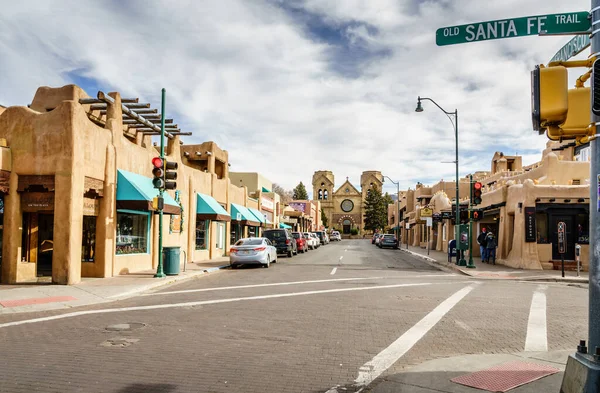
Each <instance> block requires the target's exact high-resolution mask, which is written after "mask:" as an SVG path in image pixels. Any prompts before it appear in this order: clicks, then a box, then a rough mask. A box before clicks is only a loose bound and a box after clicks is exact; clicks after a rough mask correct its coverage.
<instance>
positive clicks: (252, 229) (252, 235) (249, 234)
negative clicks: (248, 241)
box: [248, 227, 257, 237]
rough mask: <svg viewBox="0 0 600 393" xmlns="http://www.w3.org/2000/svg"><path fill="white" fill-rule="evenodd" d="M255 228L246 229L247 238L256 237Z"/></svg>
mask: <svg viewBox="0 0 600 393" xmlns="http://www.w3.org/2000/svg"><path fill="white" fill-rule="evenodd" d="M256 232H257V231H256V227H248V237H256Z"/></svg>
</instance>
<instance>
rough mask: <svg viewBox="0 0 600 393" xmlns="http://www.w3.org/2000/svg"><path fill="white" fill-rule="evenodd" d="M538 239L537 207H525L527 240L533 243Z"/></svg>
mask: <svg viewBox="0 0 600 393" xmlns="http://www.w3.org/2000/svg"><path fill="white" fill-rule="evenodd" d="M536 241H537V233H536V230H535V207H526V208H525V242H527V243H532V242H536Z"/></svg>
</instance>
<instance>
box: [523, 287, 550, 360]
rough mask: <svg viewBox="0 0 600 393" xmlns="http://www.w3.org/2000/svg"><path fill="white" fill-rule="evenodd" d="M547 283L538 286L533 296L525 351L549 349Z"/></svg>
mask: <svg viewBox="0 0 600 393" xmlns="http://www.w3.org/2000/svg"><path fill="white" fill-rule="evenodd" d="M547 288H548V286H547V285H540V286H538V288H537V290H536V291H535V292H534V293H533V297H532V298H531V308H530V310H529V321H528V323H527V337H526V338H525V351H527V352H528V351H536V352H543V351H547V350H548V332H547V327H546V323H547V322H546V289H547Z"/></svg>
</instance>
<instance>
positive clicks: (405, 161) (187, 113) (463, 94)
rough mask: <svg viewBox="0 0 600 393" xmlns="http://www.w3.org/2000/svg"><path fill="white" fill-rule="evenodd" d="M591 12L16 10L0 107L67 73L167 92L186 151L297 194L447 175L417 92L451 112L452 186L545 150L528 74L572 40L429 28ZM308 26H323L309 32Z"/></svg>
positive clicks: (131, 90) (318, 6)
mask: <svg viewBox="0 0 600 393" xmlns="http://www.w3.org/2000/svg"><path fill="white" fill-rule="evenodd" d="M588 8H589V2H587V1H583V0H576V1H573V2H569V3H568V4H566V3H565V2H563V1H560V0H549V1H542V0H536V1H529V2H522V1H518V0H510V1H502V2H481V1H475V0H459V1H452V2H450V1H433V0H432V1H396V0H381V1H375V0H347V1H322V0H306V1H302V0H296V1H290V2H287V1H275V0H272V1H264V2H260V1H253V2H248V1H244V0H226V1H224V0H213V1H202V2H184V1H172V2H169V6H168V7H166V6H165V3H161V2H158V1H144V2H142V1H139V0H138V1H130V2H125V3H121V2H78V1H58V0H55V1H45V2H42V3H40V4H39V6H37V7H35V8H33V7H30V6H28V5H27V4H26V3H17V2H12V3H10V5H8V6H6V5H5V6H4V8H3V12H2V13H1V14H0V53H2V56H1V57H0V86H1V89H0V103H2V104H4V105H12V104H18V105H23V104H27V103H29V102H30V100H31V98H32V95H33V93H34V92H35V89H36V88H37V87H38V86H40V85H52V86H59V85H62V84H66V83H71V82H72V78H73V75H78V76H79V77H87V78H92V79H95V80H96V81H97V84H98V85H99V86H103V88H106V89H107V90H108V89H111V90H118V91H121V92H122V93H123V94H124V95H127V96H140V97H141V98H142V99H145V100H150V101H152V102H154V103H155V104H157V103H158V100H159V97H160V89H161V88H162V87H165V88H166V89H167V96H168V101H167V103H168V110H169V112H170V113H172V114H174V115H175V117H176V118H177V123H178V124H185V125H186V127H185V130H187V131H193V132H194V134H195V136H193V137H188V138H185V142H186V143H195V142H202V141H205V140H215V141H216V142H217V143H219V145H220V146H221V147H222V148H224V149H226V150H228V151H229V153H230V160H231V163H232V168H231V169H232V170H236V171H258V172H261V173H262V174H263V175H265V176H266V177H268V178H269V179H270V180H272V181H274V182H277V183H279V184H282V185H283V186H285V187H287V188H292V187H293V186H295V185H296V184H297V183H298V182H299V181H303V182H304V183H305V184H308V185H310V183H311V177H312V174H313V172H314V171H315V170H320V169H330V170H333V171H334V173H335V175H336V178H337V182H336V183H337V185H338V186H339V185H340V184H341V183H342V182H343V180H344V179H345V177H346V176H349V177H350V180H351V181H352V182H353V183H355V184H358V183H359V182H360V174H361V172H362V171H364V170H373V169H378V170H381V171H383V172H384V173H385V174H386V175H388V176H390V177H391V178H392V179H394V180H400V181H401V187H402V188H407V187H409V186H413V187H414V183H415V182H416V181H418V180H421V181H423V180H425V179H431V180H432V181H435V180H438V179H441V178H444V179H452V178H453V176H454V165H452V164H443V163H441V161H451V160H453V159H454V147H455V142H454V135H453V129H452V126H451V124H450V122H449V121H448V119H446V117H445V115H444V114H443V113H441V112H440V111H439V110H438V109H437V108H435V107H434V105H433V104H432V103H429V102H424V107H425V111H424V112H423V113H421V114H417V113H415V112H414V108H415V105H416V97H417V96H418V95H421V96H428V97H432V98H434V99H435V100H436V101H437V102H438V103H439V104H440V105H442V106H443V107H444V108H445V109H446V110H448V111H453V110H454V109H455V108H458V111H459V130H460V147H461V156H460V161H461V174H463V175H464V174H466V173H468V172H474V171H476V170H486V169H487V168H489V161H490V159H491V156H492V153H493V152H494V151H496V150H506V149H510V150H511V151H506V154H514V153H515V152H518V151H521V153H520V154H524V155H525V156H527V157H528V159H529V157H535V156H536V154H537V153H535V152H536V151H541V149H542V148H543V147H544V145H545V142H546V140H545V138H543V137H540V136H538V135H537V133H535V132H533V131H532V129H531V124H530V91H529V89H530V86H529V83H530V82H529V71H530V70H531V69H532V68H533V66H534V65H535V64H538V63H542V62H547V61H548V59H549V58H550V57H552V55H553V54H554V53H555V52H556V51H558V49H559V48H560V47H561V46H562V45H563V44H564V43H565V42H566V41H567V40H568V38H569V37H526V38H515V39H507V40H496V41H489V42H482V43H474V44H468V45H455V46H448V47H437V46H436V45H435V30H436V29H437V28H439V27H442V26H448V25H456V24H462V23H468V22H476V21H481V20H490V19H501V18H507V17H518V16H526V15H537V14H546V13H557V12H563V11H578V10H585V9H588ZM298 16H301V17H298ZM312 19H318V21H319V23H320V25H319V26H320V27H322V28H328V29H329V30H319V29H314V28H312V29H311V26H310V21H311V20H312ZM336 29H337V30H336ZM332 31H333V32H334V35H335V33H337V34H338V35H339V37H333V38H332V37H328V36H327V34H332V33H331V32H332ZM320 34H322V36H320ZM336 39H337V41H336ZM348 70H352V71H353V72H352V73H349V72H347V71H348ZM88 93H90V94H95V92H94V91H88ZM173 112H175V113H173ZM537 156H539V155H537ZM389 186H390V191H393V189H395V187H393V186H391V185H389ZM387 187H388V185H386V189H387ZM309 188H310V187H309Z"/></svg>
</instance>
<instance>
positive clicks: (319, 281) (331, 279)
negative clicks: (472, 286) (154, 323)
mask: <svg viewBox="0 0 600 393" xmlns="http://www.w3.org/2000/svg"><path fill="white" fill-rule="evenodd" d="M448 276H457V275H456V274H421V275H415V276H402V277H400V276H386V277H383V276H378V277H354V278H330V279H327V280H309V281H287V282H275V283H271V284H252V285H238V286H229V287H215V288H200V289H183V290H180V291H170V292H153V293H144V294H141V295H140V296H157V295H176V294H178V293H194V292H210V291H223V290H227V289H246V288H261V287H277V286H285V285H300V284H315V283H323V282H336V281H359V280H383V279H405V278H425V277H448Z"/></svg>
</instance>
